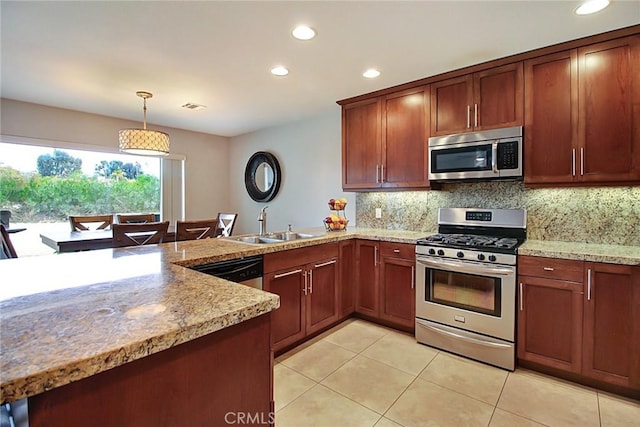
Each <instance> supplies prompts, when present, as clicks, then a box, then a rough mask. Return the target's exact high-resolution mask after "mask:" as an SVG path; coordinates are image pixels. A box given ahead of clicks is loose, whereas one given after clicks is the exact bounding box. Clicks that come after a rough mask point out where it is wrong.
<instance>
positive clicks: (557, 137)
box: [524, 50, 578, 184]
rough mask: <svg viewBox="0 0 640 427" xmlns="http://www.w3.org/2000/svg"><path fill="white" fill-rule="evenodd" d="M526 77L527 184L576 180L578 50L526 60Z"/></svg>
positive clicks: (525, 151) (525, 157)
mask: <svg viewBox="0 0 640 427" xmlns="http://www.w3.org/2000/svg"><path fill="white" fill-rule="evenodd" d="M524 79H525V102H526V108H525V116H524V159H525V169H524V171H525V176H524V180H525V183H527V184H541V183H561V182H572V181H574V180H575V179H576V150H578V61H577V52H576V51H575V50H571V51H566V52H560V53H556V54H553V55H547V56H542V57H539V58H535V59H531V60H529V61H526V62H525V64H524Z"/></svg>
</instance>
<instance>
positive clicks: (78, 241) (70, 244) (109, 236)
mask: <svg viewBox="0 0 640 427" xmlns="http://www.w3.org/2000/svg"><path fill="white" fill-rule="evenodd" d="M40 239H42V243H44V244H45V245H47V246H49V247H50V248H53V249H55V250H56V252H58V253H63V252H78V251H87V250H93V249H106V248H113V247H115V246H114V244H113V232H112V230H88V231H51V232H45V233H40ZM174 240H175V232H173V231H170V232H168V233H167V235H166V237H165V239H164V241H165V242H172V241H174Z"/></svg>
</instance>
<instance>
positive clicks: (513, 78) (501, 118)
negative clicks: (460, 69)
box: [472, 62, 524, 130]
mask: <svg viewBox="0 0 640 427" xmlns="http://www.w3.org/2000/svg"><path fill="white" fill-rule="evenodd" d="M522 86H523V77H522V63H521V62H518V63H515V64H509V65H504V66H502V67H496V68H491V69H489V70H485V71H480V72H478V73H475V74H474V75H473V96H474V102H473V108H472V109H473V112H472V113H473V120H472V122H473V123H472V124H473V128H474V129H475V130H483V129H495V128H501V127H510V126H522V115H523V108H524V96H523V89H522Z"/></svg>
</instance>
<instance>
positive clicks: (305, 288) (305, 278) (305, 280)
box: [302, 271, 307, 295]
mask: <svg viewBox="0 0 640 427" xmlns="http://www.w3.org/2000/svg"><path fill="white" fill-rule="evenodd" d="M302 275H303V276H304V289H303V292H304V294H305V295H306V294H307V272H306V271H305V272H304V273H302Z"/></svg>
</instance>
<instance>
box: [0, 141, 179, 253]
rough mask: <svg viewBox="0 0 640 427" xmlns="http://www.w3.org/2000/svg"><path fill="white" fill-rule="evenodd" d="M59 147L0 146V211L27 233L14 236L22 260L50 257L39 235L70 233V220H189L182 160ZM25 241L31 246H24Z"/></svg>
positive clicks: (82, 147) (74, 145) (64, 145)
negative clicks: (128, 216)
mask: <svg viewBox="0 0 640 427" xmlns="http://www.w3.org/2000/svg"><path fill="white" fill-rule="evenodd" d="M56 145H58V147H53V146H42V145H31V144H27V145H25V144H14V143H5V142H0V209H1V210H3V211H5V212H4V213H3V215H4V217H5V218H6V216H7V213H6V211H10V212H11V214H10V215H11V216H10V224H11V227H12V228H13V227H14V225H15V227H21V228H26V229H27V231H25V232H24V233H23V232H20V233H15V234H13V235H12V240H14V243H15V244H16V248H17V250H18V252H19V255H20V256H24V255H36V254H39V253H50V252H51V251H49V250H45V249H43V248H41V247H40V246H41V242H40V239H39V233H40V232H41V230H43V229H46V230H47V231H49V232H50V231H52V230H54V229H55V230H60V231H68V230H69V227H70V226H69V221H68V217H69V215H101V214H102V215H104V214H115V213H124V212H127V213H133V212H136V213H143V212H144V213H147V212H153V213H156V214H158V216H159V218H161V219H162V220H163V221H167V220H168V221H171V222H175V221H176V220H178V219H182V218H183V217H184V201H183V200H184V198H183V194H184V189H183V185H184V184H183V183H184V177H183V174H184V171H183V164H184V161H183V159H180V158H162V159H160V158H158V157H148V156H133V155H128V154H122V153H119V152H104V151H97V150H96V148H98V149H100V150H104V148H103V147H90V146H87V148H88V149H85V146H78V144H56ZM60 145H62V146H60ZM91 148H94V150H91ZM26 240H29V241H30V243H29V245H26V243H25V244H21V242H25V241H26ZM36 246H37V247H36ZM20 249H22V250H20Z"/></svg>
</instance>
